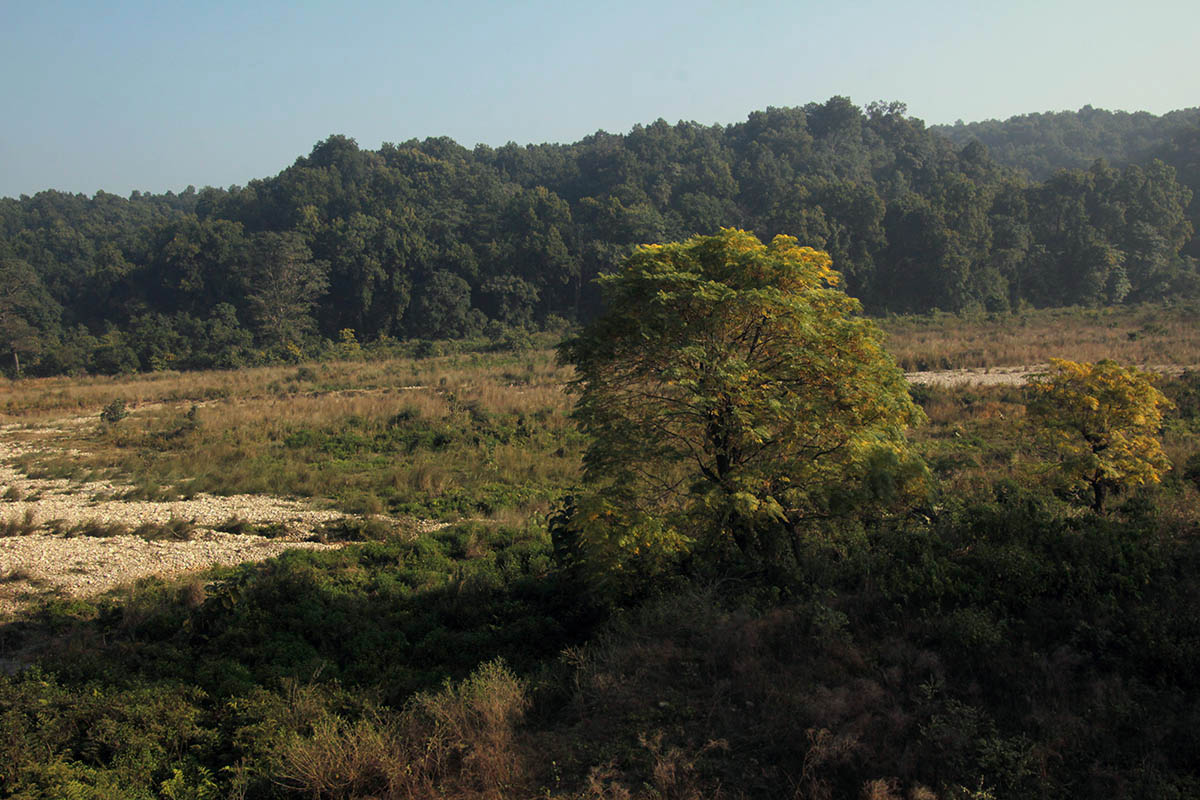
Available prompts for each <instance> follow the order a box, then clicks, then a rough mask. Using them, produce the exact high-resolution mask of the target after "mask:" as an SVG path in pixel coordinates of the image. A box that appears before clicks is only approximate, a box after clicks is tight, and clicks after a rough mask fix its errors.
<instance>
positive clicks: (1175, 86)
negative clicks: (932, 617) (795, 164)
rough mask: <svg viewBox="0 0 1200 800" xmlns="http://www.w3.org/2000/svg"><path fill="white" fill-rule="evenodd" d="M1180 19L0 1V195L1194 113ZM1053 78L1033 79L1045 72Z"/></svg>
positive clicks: (1146, 14)
mask: <svg viewBox="0 0 1200 800" xmlns="http://www.w3.org/2000/svg"><path fill="white" fill-rule="evenodd" d="M1197 22H1200V8H1198V7H1195V6H1193V5H1185V4H1182V3H1173V2H1165V1H1164V0H1152V2H1150V3H1149V4H1142V5H1140V6H1139V7H1138V8H1137V9H1136V14H1134V13H1133V12H1131V10H1130V9H1129V8H1128V7H1127V6H1125V5H1117V4H1116V3H1111V2H1109V3H1099V4H1097V3H1083V2H1059V3H1054V4H1051V5H1049V6H1037V7H1035V6H1033V5H1032V4H1014V5H1012V6H1011V7H1006V8H1002V9H998V8H987V9H983V10H975V9H971V8H964V7H961V6H957V5H948V4H942V3H938V2H934V1H933V0H926V2H921V3H919V4H914V5H912V6H911V7H908V8H897V7H896V6H895V5H894V4H887V3H882V2H860V3H852V4H845V5H843V6H839V7H838V8H829V7H826V6H823V5H817V4H810V3H779V2H751V3H748V4H746V5H744V6H743V7H741V8H739V9H729V8H725V7H723V6H721V5H719V4H708V5H706V6H697V5H695V4H685V3H681V2H663V3H640V4H638V3H630V2H623V3H616V4H611V5H609V6H606V7H604V8H563V7H560V6H558V5H556V4H552V3H548V2H524V3H513V4H511V5H509V6H508V7H505V8H503V9H500V10H497V9H496V8H494V7H492V6H490V5H488V4H483V3H479V2H475V1H474V0H460V1H459V2H454V3H447V4H443V5H439V6H437V7H425V6H422V5H416V4H392V3H384V2H379V0H371V1H370V2H359V3H351V4H339V5H337V6H332V5H325V4H321V3H309V4H304V5H292V4H287V3H282V2H279V0H267V1H265V2H262V3H256V4H254V5H253V6H251V7H247V6H242V5H237V4H233V3H225V2H205V3H199V4H196V5H194V6H190V7H188V8H165V7H160V6H159V5H157V4H154V3H151V2H149V1H148V0H133V1H131V2H124V3H117V4H115V5H114V6H111V7H107V8H96V7H93V6H90V5H87V4H83V3H70V2H68V3H58V4H43V5H37V6H32V5H30V6H28V7H13V8H8V9H6V10H4V11H2V12H0V23H3V24H0V30H2V31H3V32H0V43H2V44H3V53H2V54H0V63H3V64H4V68H5V70H6V74H8V75H10V76H13V77H17V76H19V79H15V80H10V81H9V82H7V83H6V85H5V87H4V88H3V89H2V90H0V92H2V94H0V97H3V99H4V101H5V107H7V108H9V109H16V113H14V114H13V115H12V118H11V119H10V120H9V124H8V125H6V126H5V128H4V131H3V133H0V164H2V165H3V168H2V169H0V196H5V197H17V196H19V195H22V194H34V193H36V192H38V191H42V190H45V189H57V190H61V191H67V192H72V193H77V192H82V193H86V194H88V195H91V194H94V193H95V192H96V191H98V190H102V191H106V192H111V193H113V194H118V195H123V196H127V195H128V194H129V193H130V192H131V191H133V190H139V191H150V192H155V193H160V192H165V191H176V192H178V191H182V190H183V189H185V188H186V187H187V186H189V185H193V186H196V187H202V186H206V185H211V186H222V187H224V186H229V185H231V184H245V183H246V182H247V181H249V180H252V179H254V178H263V177H268V176H270V175H274V174H276V173H278V172H279V171H280V170H281V169H283V168H285V167H287V166H288V165H290V164H291V163H293V162H294V161H295V159H296V158H297V157H298V156H301V155H304V154H306V153H308V152H309V151H310V150H311V148H312V146H313V144H315V143H316V142H318V141H320V140H322V139H324V138H326V137H327V136H329V135H331V134H335V133H340V134H344V135H346V136H349V137H352V138H354V139H355V140H356V141H358V143H359V144H360V146H362V147H364V148H370V149H375V148H378V147H379V145H380V144H381V143H382V142H385V141H390V142H400V141H405V140H408V139H412V138H417V139H424V138H426V137H430V136H449V137H451V138H453V139H454V140H455V141H457V142H459V143H460V144H462V145H464V146H466V147H468V148H469V147H473V146H475V145H476V144H480V143H482V144H487V145H490V146H493V147H495V146H500V145H503V144H505V143H507V142H510V141H513V142H517V143H518V144H522V145H525V144H539V143H543V142H560V143H570V142H574V141H578V140H579V139H581V138H583V137H585V136H587V135H590V134H592V133H595V132H596V131H598V130H607V131H609V132H612V133H623V132H626V131H628V130H629V129H630V128H631V127H633V126H634V125H636V124H648V123H650V122H653V121H654V120H656V119H660V118H661V119H665V120H667V121H668V122H671V123H675V122H677V121H680V120H685V121H695V122H699V123H701V124H706V125H709V124H722V125H724V124H731V123H736V122H740V121H742V120H744V119H745V118H746V115H747V114H748V113H750V112H751V111H754V110H758V109H762V108H766V107H768V106H798V105H804V104H806V103H808V102H814V101H815V102H823V101H824V100H827V99H828V98H829V97H832V96H834V95H843V96H847V97H850V98H851V100H853V101H854V102H855V103H856V104H858V105H860V106H862V105H866V104H868V103H870V102H872V101H874V100H886V101H892V100H896V101H900V102H903V103H905V104H906V105H907V106H908V110H909V113H910V114H911V115H912V116H914V117H918V118H920V119H922V120H924V121H925V122H926V123H927V124H930V125H936V124H953V123H954V122H955V121H956V120H959V119H962V120H964V121H981V120H986V119H1007V118H1009V117H1012V116H1015V115H1020V114H1027V113H1040V112H1046V111H1064V110H1066V111H1075V110H1078V109H1079V108H1081V107H1083V106H1086V105H1091V106H1094V107H1096V108H1104V109H1107V110H1112V111H1129V112H1136V111H1147V112H1150V113H1153V114H1163V113H1166V112H1168V111H1172V110H1177V109H1181V108H1187V107H1192V106H1196V105H1200V97H1197V93H1196V91H1195V88H1194V82H1193V80H1192V78H1191V76H1192V75H1194V68H1195V66H1196V65H1197V61H1198V59H1197V56H1196V55H1195V53H1194V49H1193V47H1192V44H1191V41H1190V37H1191V33H1190V31H1191V30H1194V27H1195V23H1197ZM1047 76H1051V77H1052V79H1048V78H1047Z"/></svg>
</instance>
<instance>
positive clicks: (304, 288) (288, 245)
mask: <svg viewBox="0 0 1200 800" xmlns="http://www.w3.org/2000/svg"><path fill="white" fill-rule="evenodd" d="M255 258H256V266H255V269H254V273H253V275H252V278H251V286H250V289H251V292H250V296H249V300H250V308H251V310H252V311H253V313H254V319H255V321H256V322H257V325H258V333H259V337H260V338H261V340H262V342H263V343H264V344H266V345H267V346H273V347H282V346H285V345H287V344H288V343H296V342H297V341H298V340H300V339H302V338H303V337H304V336H305V335H306V334H308V333H310V332H311V331H312V330H313V328H314V327H315V322H314V320H313V317H312V311H313V309H314V308H315V307H316V305H317V300H318V299H319V298H320V297H321V296H322V295H323V294H324V293H325V290H326V289H327V288H328V287H329V280H328V277H327V271H328V265H327V264H326V263H325V262H323V261H314V260H313V258H312V252H311V251H310V250H309V249H308V246H307V245H305V244H304V241H303V240H302V239H301V238H300V236H299V235H298V234H296V233H292V232H287V233H264V234H261V235H260V236H259V238H258V240H257V241H256V242H255Z"/></svg>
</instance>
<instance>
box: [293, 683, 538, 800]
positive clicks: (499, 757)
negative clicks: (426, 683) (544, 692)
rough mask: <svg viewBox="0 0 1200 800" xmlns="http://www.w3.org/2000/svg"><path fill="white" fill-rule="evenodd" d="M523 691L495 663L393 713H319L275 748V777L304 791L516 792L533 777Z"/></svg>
mask: <svg viewBox="0 0 1200 800" xmlns="http://www.w3.org/2000/svg"><path fill="white" fill-rule="evenodd" d="M526 692H527V689H526V686H525V683H524V682H523V681H521V680H520V679H518V678H517V677H516V676H515V675H514V674H513V673H512V672H511V671H510V670H509V669H508V668H507V667H505V666H504V665H503V664H502V663H500V662H498V661H494V662H490V663H487V664H483V665H482V666H481V667H480V668H479V669H478V670H477V671H476V672H475V674H473V675H472V676H471V677H469V678H467V680H465V681H463V682H462V683H461V684H458V685H451V684H447V685H446V686H445V687H444V688H443V689H442V690H441V691H439V692H429V693H421V694H418V695H416V696H415V697H414V698H413V699H412V701H410V703H409V704H408V706H407V707H406V708H405V709H404V710H403V711H402V712H401V713H399V714H395V715H384V714H378V713H377V714H372V715H367V716H364V717H362V718H361V719H359V720H357V721H355V722H347V721H345V720H343V719H340V718H337V717H332V716H321V717H320V718H318V719H317V720H316V721H315V722H314V723H312V724H311V728H312V733H311V735H295V736H292V737H291V738H289V739H288V740H286V742H285V743H284V744H283V746H282V747H281V748H280V750H279V753H278V763H279V766H278V769H277V771H276V774H275V775H274V780H275V781H276V782H277V783H278V784H279V785H281V786H283V787H286V788H288V789H291V790H293V791H296V792H298V793H301V794H303V795H306V796H310V797H346V798H351V797H363V798H365V797H375V798H380V799H381V800H384V799H385V798H386V800H400V798H426V797H442V796H451V797H479V798H485V797H490V798H503V797H511V796H519V792H520V789H521V788H522V787H524V786H525V785H526V784H527V782H528V780H529V777H530V776H529V774H528V772H527V767H526V765H525V759H524V758H523V756H522V753H521V750H520V747H519V746H518V742H517V733H516V731H517V725H518V724H519V723H520V722H521V720H522V719H523V718H524V715H525V711H526V709H527V708H528V706H529V701H528V699H527V696H526ZM317 713H319V712H317Z"/></svg>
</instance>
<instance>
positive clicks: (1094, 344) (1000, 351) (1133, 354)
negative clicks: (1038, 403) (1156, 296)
mask: <svg viewBox="0 0 1200 800" xmlns="http://www.w3.org/2000/svg"><path fill="white" fill-rule="evenodd" d="M878 322H879V324H880V326H881V327H882V328H883V329H884V331H885V332H886V333H887V335H888V338H887V348H888V350H890V351H891V352H892V354H893V355H895V357H896V360H897V361H898V362H899V363H900V366H901V367H902V368H903V369H904V370H905V371H908V372H918V371H926V370H942V369H966V368H970V367H1003V366H1022V365H1029V364H1042V363H1045V362H1047V361H1048V360H1049V359H1050V358H1069V359H1071V360H1073V361H1100V360H1102V359H1105V358H1111V359H1115V360H1117V361H1120V362H1122V363H1126V364H1145V365H1179V366H1187V365H1194V364H1200V313H1198V309H1196V308H1194V307H1191V306H1178V307H1163V306H1139V307H1134V308H1108V309H1081V308H1068V309H1043V310H1037V311H1027V312H1022V313H1019V314H987V315H977V316H956V315H953V314H931V315H921V316H911V317H887V318H884V319H881V320H879V321H878Z"/></svg>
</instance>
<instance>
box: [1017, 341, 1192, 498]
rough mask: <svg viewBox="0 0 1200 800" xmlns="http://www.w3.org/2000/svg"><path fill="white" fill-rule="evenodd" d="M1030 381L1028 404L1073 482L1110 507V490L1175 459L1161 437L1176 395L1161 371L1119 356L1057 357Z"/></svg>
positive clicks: (1143, 481) (1152, 475)
mask: <svg viewBox="0 0 1200 800" xmlns="http://www.w3.org/2000/svg"><path fill="white" fill-rule="evenodd" d="M1050 363H1051V368H1050V370H1049V371H1048V372H1046V373H1044V374H1042V375H1039V376H1035V377H1034V379H1033V380H1032V381H1030V383H1029V387H1028V402H1027V407H1028V412H1029V418H1030V420H1031V421H1032V422H1033V423H1034V424H1035V425H1036V426H1037V428H1038V432H1039V436H1040V438H1041V439H1042V440H1043V442H1045V443H1046V444H1048V445H1049V446H1050V447H1051V448H1053V450H1054V451H1055V454H1056V456H1057V457H1058V459H1059V463H1058V469H1059V471H1060V472H1061V474H1062V475H1063V477H1064V478H1065V479H1066V480H1067V481H1068V483H1069V485H1070V486H1071V487H1072V488H1073V489H1076V490H1078V491H1080V492H1083V493H1086V494H1087V495H1090V497H1091V507H1092V509H1093V510H1095V511H1098V512H1103V511H1104V504H1105V500H1106V499H1107V498H1108V495H1109V493H1110V492H1112V491H1114V490H1116V491H1122V490H1125V489H1130V488H1133V487H1137V486H1145V485H1147V484H1155V483H1158V482H1159V480H1160V479H1161V476H1162V474H1163V472H1165V471H1166V470H1167V469H1169V468H1170V467H1171V462H1170V461H1169V460H1168V459H1167V456H1166V454H1164V453H1163V449H1162V443H1161V442H1160V441H1159V439H1158V433H1159V430H1160V429H1161V428H1162V412H1163V411H1164V410H1165V409H1167V408H1169V407H1170V405H1171V401H1169V400H1168V399H1167V398H1166V397H1165V396H1164V395H1163V393H1162V392H1160V391H1159V390H1158V389H1156V388H1155V387H1154V383H1153V381H1154V377H1155V376H1154V375H1152V374H1150V373H1147V372H1141V371H1139V370H1137V369H1133V368H1132V367H1122V366H1121V365H1120V364H1118V363H1116V362H1115V361H1108V360H1105V361H1101V362H1099V363H1097V364H1088V363H1076V362H1074V361H1064V360H1062V359H1052V360H1051V362H1050Z"/></svg>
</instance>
